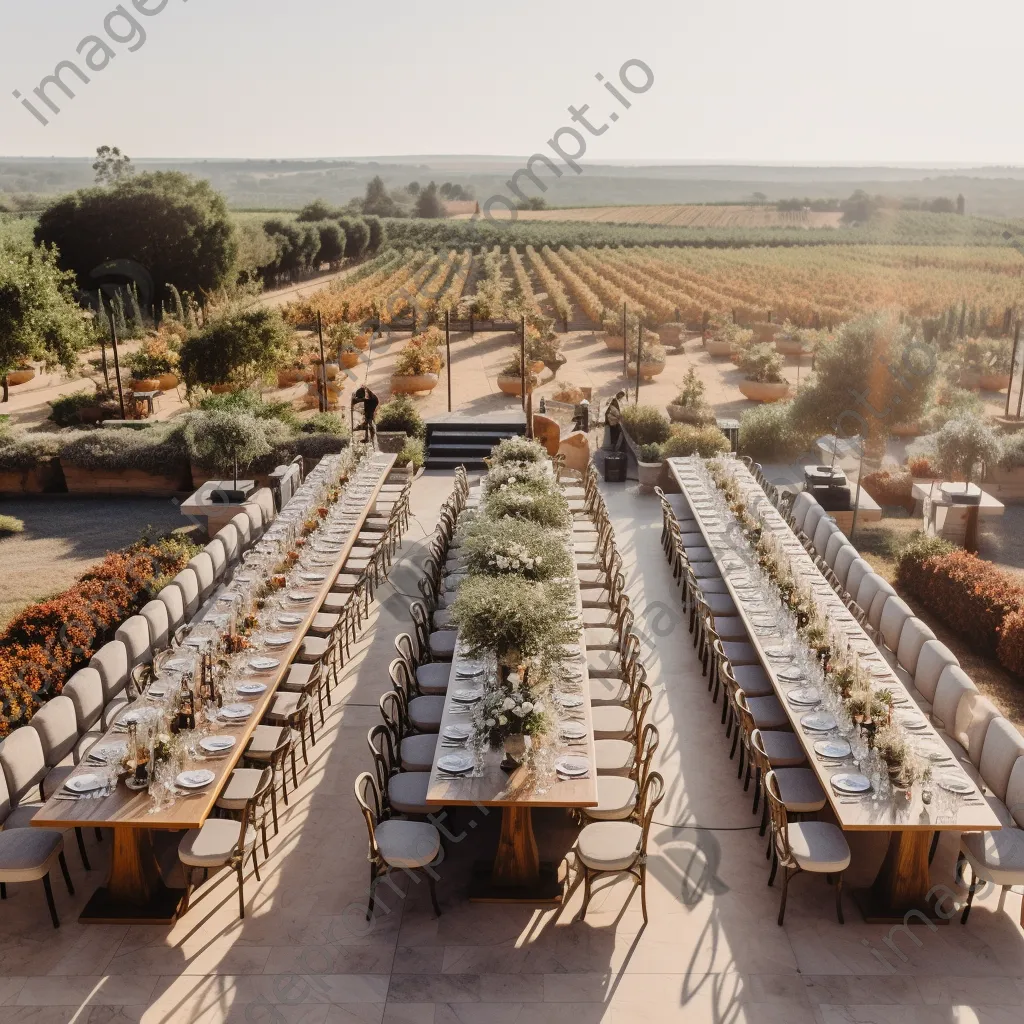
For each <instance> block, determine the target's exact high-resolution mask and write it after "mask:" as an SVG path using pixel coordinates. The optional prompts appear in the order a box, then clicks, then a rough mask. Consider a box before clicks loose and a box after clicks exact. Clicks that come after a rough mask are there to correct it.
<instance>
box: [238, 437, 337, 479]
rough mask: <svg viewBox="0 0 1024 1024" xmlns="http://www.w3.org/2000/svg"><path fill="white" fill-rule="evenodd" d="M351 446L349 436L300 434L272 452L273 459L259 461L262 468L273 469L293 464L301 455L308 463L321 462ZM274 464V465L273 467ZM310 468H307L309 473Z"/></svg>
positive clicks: (258, 463)
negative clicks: (285, 464) (297, 456)
mask: <svg viewBox="0 0 1024 1024" xmlns="http://www.w3.org/2000/svg"><path fill="white" fill-rule="evenodd" d="M348 446H349V436H348V434H347V433H346V434H326V433H318V434H306V433H300V434H298V435H296V436H295V437H293V438H291V439H289V440H288V441H285V442H284V444H282V445H279V446H277V447H275V448H274V449H273V451H272V452H271V457H270V458H267V459H260V460H257V465H258V466H259V467H260V468H261V470H262V468H263V467H267V468H273V466H280V465H282V464H283V463H286V462H291V460H292V459H293V458H295V456H296V455H301V456H302V457H303V459H305V460H307V461H308V462H313V461H315V462H319V461H320V459H322V458H323V457H324V456H325V455H337V454H338V453H339V452H343V451H344V450H345V449H346V448H347V447H348ZM271 464H272V465H271ZM309 469H310V466H308V465H307V466H306V471H307V472H309Z"/></svg>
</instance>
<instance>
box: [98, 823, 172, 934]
mask: <svg viewBox="0 0 1024 1024" xmlns="http://www.w3.org/2000/svg"><path fill="white" fill-rule="evenodd" d="M113 832H114V848H113V852H112V853H111V856H110V875H109V877H108V878H107V884H106V885H105V886H103V887H101V888H99V889H97V890H96V892H95V893H93V895H92V898H91V899H90V900H89V902H88V903H87V904H86V906H85V909H84V910H83V911H82V915H81V917H80V918H79V920H80V921H81V922H83V923H84V924H171V923H173V922H174V920H175V919H176V918H177V915H178V904H179V903H181V900H182V897H183V896H184V895H185V890H184V889H169V888H168V887H167V886H166V885H165V884H164V881H163V879H162V878H161V877H160V867H159V865H158V863H157V859H156V852H155V850H154V849H153V832H152V830H151V829H148V828H115V829H114V830H113Z"/></svg>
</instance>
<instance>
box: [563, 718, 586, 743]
mask: <svg viewBox="0 0 1024 1024" xmlns="http://www.w3.org/2000/svg"><path fill="white" fill-rule="evenodd" d="M558 735H559V736H560V737H561V738H562V739H563V740H565V741H566V742H568V743H578V742H579V741H580V740H585V739H586V738H587V730H586V727H585V726H583V725H580V723H579V722H563V723H562V724H561V725H560V726H559V727H558Z"/></svg>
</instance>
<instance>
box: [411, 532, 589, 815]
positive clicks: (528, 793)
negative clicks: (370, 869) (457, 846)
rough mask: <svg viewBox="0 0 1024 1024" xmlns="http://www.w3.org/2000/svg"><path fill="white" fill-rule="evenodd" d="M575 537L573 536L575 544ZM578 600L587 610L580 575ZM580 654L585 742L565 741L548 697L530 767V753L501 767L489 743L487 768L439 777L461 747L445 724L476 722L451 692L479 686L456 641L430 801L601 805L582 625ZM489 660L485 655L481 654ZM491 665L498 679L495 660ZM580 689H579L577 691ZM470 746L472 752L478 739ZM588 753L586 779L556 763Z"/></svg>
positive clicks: (436, 803) (499, 755) (438, 803)
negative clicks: (515, 764)
mask: <svg viewBox="0 0 1024 1024" xmlns="http://www.w3.org/2000/svg"><path fill="white" fill-rule="evenodd" d="M571 543H572V541H571V540H570V544H571ZM576 606H577V610H580V611H581V610H582V607H583V602H582V595H581V593H580V587H579V580H578V579H576ZM580 654H581V657H580V659H579V660H578V661H575V662H569V665H572V666H574V667H576V668H578V670H579V671H580V672H581V673H582V685H581V688H580V695H581V696H582V697H583V704H582V706H581V707H580V708H579V709H578V711H581V712H582V713H583V721H582V722H580V723H579V724H581V725H583V726H584V728H585V729H586V731H587V735H586V738H585V742H584V743H581V744H579V745H575V744H574V745H572V746H566V745H564V744H563V743H560V741H559V735H558V723H557V720H556V719H555V715H556V709H555V708H554V707H553V706H552V702H551V701H548V709H547V710H548V718H549V720H550V722H551V724H550V725H549V727H548V731H547V732H546V733H545V734H544V735H543V736H541V737H539V738H537V739H536V740H535V741H534V750H533V754H532V759H533V762H534V764H536V765H538V768H537V769H535V770H532V771H531V769H530V759H527V761H526V763H524V764H523V766H522V767H520V768H518V769H516V770H515V771H514V772H513V773H512V774H511V775H506V774H505V772H503V771H502V770H501V767H500V764H501V761H502V759H503V756H504V755H503V753H502V751H501V750H490V749H489V748H487V747H485V748H484V754H483V774H481V775H478V776H469V777H465V778H454V779H452V778H444V777H439V774H438V769H437V760H438V758H440V757H442V756H443V755H444V754H453V753H455V754H457V753H460V751H459V750H457V749H454V748H451V749H449V748H446V747H444V746H443V742H444V741H443V737H444V730H445V728H446V727H447V726H449V725H463V724H465V725H470V726H472V718H473V716H472V714H469V715H466V714H458V713H457V712H456V713H453V712H455V709H456V708H457V706H458V705H457V703H456V702H454V701H453V700H452V697H451V694H453V693H454V692H455V690H457V689H467V688H471V687H473V685H474V684H473V681H472V680H467V679H459V678H457V677H456V673H457V672H458V669H459V666H460V665H464V664H465V663H466V660H467V659H466V658H465V656H464V654H463V653H462V651H461V649H460V648H459V647H458V645H457V646H456V650H455V657H454V658H452V668H451V672H450V674H449V677H448V696H447V697H446V699H445V707H444V715H443V716H442V718H441V727H440V730H439V736H440V737H441V738H439V739H438V743H437V750H436V751H435V753H434V763H433V765H432V766H431V778H430V788H429V789H428V790H427V803H428V804H431V805H433V806H437V807H444V806H459V805H478V806H485V807H596V806H597V803H598V800H597V751H596V749H595V747H594V722H593V716H592V715H591V709H590V678H589V675H588V673H587V641H586V633H585V630H583V629H582V628H581V629H580ZM481 660H483V659H481ZM488 671H489V673H490V676H489V678H491V679H493V678H494V676H493V671H494V665H493V660H492V663H491V664H490V666H489V668H488ZM573 692H575V690H574V691H573ZM467 746H468V747H469V748H470V751H468V752H472V749H471V748H472V740H471V741H470V743H469V744H467ZM563 754H565V755H570V756H585V757H586V758H587V759H588V761H589V762H590V773H589V774H588V775H587V777H586V778H583V779H564V778H562V777H561V776H559V775H558V773H557V772H556V771H555V769H554V767H553V762H554V760H555V758H556V757H558V756H561V755H563Z"/></svg>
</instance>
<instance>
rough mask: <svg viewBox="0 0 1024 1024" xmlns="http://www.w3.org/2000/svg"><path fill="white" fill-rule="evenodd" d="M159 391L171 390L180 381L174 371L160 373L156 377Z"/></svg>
mask: <svg viewBox="0 0 1024 1024" xmlns="http://www.w3.org/2000/svg"><path fill="white" fill-rule="evenodd" d="M158 383H159V385H160V387H159V390H160V391H173V390H174V389H175V388H176V387H177V386H178V385H179V384H180V383H181V381H180V380H179V379H178V375H177V374H176V373H162V374H160V377H159V378H158Z"/></svg>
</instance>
